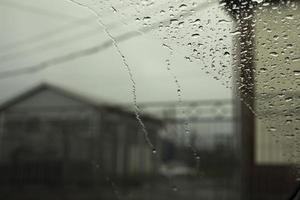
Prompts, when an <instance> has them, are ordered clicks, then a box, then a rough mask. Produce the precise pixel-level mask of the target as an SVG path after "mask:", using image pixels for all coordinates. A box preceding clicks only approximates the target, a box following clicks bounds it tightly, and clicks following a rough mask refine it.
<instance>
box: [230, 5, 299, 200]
mask: <svg viewBox="0 0 300 200" xmlns="http://www.w3.org/2000/svg"><path fill="white" fill-rule="evenodd" d="M225 5H226V7H227V9H228V10H229V12H230V14H231V16H232V17H233V19H234V20H235V23H236V29H237V30H236V31H237V33H238V34H237V35H236V41H237V42H236V47H237V48H236V49H237V52H236V58H237V60H236V65H237V66H236V70H237V72H238V74H237V76H236V81H237V83H238V84H237V85H238V92H239V99H241V104H240V109H239V110H238V112H239V116H240V119H241V123H240V127H238V128H239V132H240V135H239V136H238V137H239V138H240V145H239V146H240V147H239V152H240V161H241V174H242V176H241V182H242V184H241V185H242V188H241V191H242V199H255V200H259V199H262V200H267V199H272V200H274V199H288V197H289V195H291V194H292V193H293V190H295V188H296V187H297V183H296V178H297V175H296V174H297V173H298V172H297V170H296V166H297V165H298V166H299V164H300V162H299V148H300V146H299V139H300V138H299V116H300V115H299V70H298V68H299V61H300V59H299V46H298V44H299V42H300V41H299V19H300V15H299V6H300V4H299V1H286V0H266V1H247V0H233V1H225Z"/></svg>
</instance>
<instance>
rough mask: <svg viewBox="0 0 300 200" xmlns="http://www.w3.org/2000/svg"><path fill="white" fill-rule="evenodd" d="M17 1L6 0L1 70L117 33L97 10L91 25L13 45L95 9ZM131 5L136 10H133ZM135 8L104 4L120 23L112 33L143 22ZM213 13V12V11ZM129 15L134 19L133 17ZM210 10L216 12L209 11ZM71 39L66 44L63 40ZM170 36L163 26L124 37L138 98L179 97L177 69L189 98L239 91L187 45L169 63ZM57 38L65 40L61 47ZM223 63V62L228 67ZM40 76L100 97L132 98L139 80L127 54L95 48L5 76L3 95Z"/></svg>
mask: <svg viewBox="0 0 300 200" xmlns="http://www.w3.org/2000/svg"><path fill="white" fill-rule="evenodd" d="M9 2H15V3H16V4H9V3H7V1H5V0H0V24H1V29H0V40H1V43H0V70H1V71H5V70H11V69H17V68H22V67H26V66H32V65H36V64H38V63H40V62H43V61H45V60H48V59H51V58H54V57H59V56H61V55H64V54H68V53H70V52H74V51H78V50H81V49H84V48H89V47H91V46H93V45H96V44H102V43H103V42H105V41H109V40H110V38H109V37H108V36H107V35H106V34H105V33H104V31H103V30H102V28H101V27H100V26H99V25H98V24H97V19H96V17H94V20H93V18H91V21H90V22H85V23H84V24H85V25H76V26H75V28H73V27H72V28H68V29H69V30H68V29H67V30H66V31H62V32H61V33H60V34H57V35H56V36H55V37H51V38H50V37H49V38H47V39H43V40H41V41H40V42H36V43H31V42H30V43H28V44H26V45H22V46H21V45H20V46H19V47H17V48H11V49H9V48H8V47H9V46H11V45H12V44H14V43H16V42H18V41H22V40H24V39H26V38H29V37H32V36H34V35H38V34H40V33H43V32H48V31H51V30H54V29H57V28H58V27H62V26H64V25H65V24H68V23H70V22H72V21H74V20H76V19H77V20H78V19H82V18H88V17H91V16H93V15H92V13H91V12H90V11H89V10H88V9H84V8H83V7H80V6H78V5H76V4H74V3H72V2H70V1H67V0H66V1H61V0H51V1H50V0H28V1H26V2H24V1H21V0H14V1H9ZM83 2H84V1H83ZM17 4H21V5H29V6H32V7H36V8H40V9H42V10H44V14H41V13H39V9H36V10H34V9H28V8H27V7H25V6H23V7H20V6H19V7H18V6H16V5H17ZM112 5H113V7H116V8H118V9H121V8H122V5H116V4H114V1H112ZM215 7H216V5H215ZM30 8H31V7H30ZM105 9H109V7H107V5H106V7H105V6H104V7H103V8H101V9H99V12H100V13H101V12H102V10H105ZM110 9H111V8H110ZM45 10H48V11H49V12H46V11H45ZM126 12H129V14H128V15H126ZM130 12H131V11H127V10H126V9H125V10H124V12H123V13H125V14H122V13H121V14H119V15H116V16H114V13H113V12H111V10H109V11H108V12H107V13H106V12H105V11H103V13H104V14H103V15H105V17H103V20H104V22H105V23H108V24H111V25H110V27H111V28H113V29H112V30H110V32H111V33H112V35H114V36H118V35H120V34H122V33H126V32H128V31H132V30H135V29H136V28H138V27H137V26H136V25H131V24H134V23H130V22H131V21H130V20H132V16H131V14H130ZM213 12H216V13H217V14H218V15H220V16H223V15H224V14H222V11H221V10H220V9H219V8H216V9H214V11H213ZM55 13H56V14H55ZM213 14H214V13H209V15H213ZM126 17H128V19H125V18H126ZM204 17H205V16H204ZM207 17H208V18H209V16H207ZM122 20H126V23H128V22H129V23H128V25H124V23H123V24H122V23H121V22H120V21H122ZM154 20H156V18H154ZM230 26H231V25H230ZM97 29H98V32H97ZM209 34H210V33H209ZM224 34H226V33H224ZM76 38H78V39H76ZM227 40H228V41H229V42H228V43H229V44H228V45H229V46H230V40H231V39H230V38H229V39H228V38H227ZM64 42H65V44H63V43H64ZM163 42H164V41H163V40H162V39H158V37H157V33H156V32H154V33H153V32H151V33H149V34H147V35H140V36H137V37H134V38H131V39H129V40H126V41H124V42H122V43H120V44H119V46H120V49H121V51H122V53H123V54H124V55H125V57H126V60H127V61H128V64H129V67H130V68H131V71H132V73H133V78H134V80H135V82H136V89H137V100H138V102H145V101H146V102H149V101H176V100H177V99H178V96H177V87H176V84H175V80H174V75H175V76H176V77H177V79H178V81H179V84H180V86H181V88H182V96H183V99H184V100H198V99H216V98H231V90H230V89H227V88H226V87H225V86H223V85H222V84H221V83H222V82H221V81H217V80H214V79H213V78H212V77H213V76H212V75H210V74H207V73H205V71H203V70H201V65H203V61H202V63H201V62H189V61H187V60H186V59H185V58H184V57H185V55H184V54H185V53H186V54H188V52H187V50H186V49H185V48H184V47H180V46H176V45H175V49H176V50H175V51H174V56H173V57H172V59H171V63H172V64H171V66H170V68H171V70H169V71H168V70H167V65H166V62H165V60H166V59H167V58H168V57H169V51H168V49H167V48H165V47H163V46H162V43H163ZM213 45H214V44H212V46H213ZM49 46H53V47H49ZM55 46H57V48H54V47H55ZM1 56H2V57H1ZM1 58H2V60H1ZM204 62H206V61H204ZM207 62H210V61H207ZM216 65H217V66H216V67H217V68H218V67H221V66H219V65H218V64H216ZM229 67H230V66H229ZM40 81H48V82H52V83H54V84H56V85H63V86H65V87H67V88H70V89H72V90H75V91H78V92H82V93H85V94H87V95H89V96H93V97H95V98H99V99H106V100H109V101H115V102H131V101H132V83H131V81H130V79H129V76H128V72H127V70H126V68H125V66H124V65H123V63H122V60H121V57H120V55H119V54H118V52H117V51H116V49H115V48H114V47H113V46H111V47H109V48H107V49H105V50H103V51H100V52H98V53H96V54H93V55H90V56H86V57H81V58H78V59H74V60H71V61H69V62H64V63H61V64H57V65H54V66H51V67H49V68H47V69H45V70H43V71H41V72H39V73H33V74H26V75H21V76H17V77H11V78H7V79H2V80H0V92H1V96H0V101H1V100H3V99H6V98H8V97H9V96H10V95H13V94H15V93H18V91H21V90H24V89H25V88H28V87H31V85H33V84H37V83H38V82H40ZM228 81H230V80H228Z"/></svg>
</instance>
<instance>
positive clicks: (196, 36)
mask: <svg viewBox="0 0 300 200" xmlns="http://www.w3.org/2000/svg"><path fill="white" fill-rule="evenodd" d="M199 36H200V35H199V33H194V34H192V37H193V38H198V37H199Z"/></svg>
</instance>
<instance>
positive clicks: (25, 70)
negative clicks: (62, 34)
mask: <svg viewBox="0 0 300 200" xmlns="http://www.w3.org/2000/svg"><path fill="white" fill-rule="evenodd" d="M209 5H210V3H207V2H206V3H205V4H201V5H198V6H197V7H196V8H194V9H193V10H194V11H200V10H202V9H205V8H207V7H208V6H209ZM180 15H181V16H182V17H188V16H190V15H192V13H191V12H186V13H184V14H180ZM169 23H170V19H166V20H163V21H160V22H157V23H154V24H153V25H151V26H148V27H144V28H142V29H139V30H137V31H136V30H135V31H130V32H127V33H125V34H122V35H120V36H118V37H116V42H122V41H125V40H128V39H130V38H133V37H136V36H138V35H140V33H148V32H150V31H152V30H154V29H157V28H158V27H159V25H161V24H165V25H166V24H169ZM112 44H113V42H112V41H111V40H108V41H106V42H104V43H102V44H100V45H95V46H93V47H89V48H86V49H83V50H78V51H74V52H71V53H69V54H66V55H63V56H59V57H55V58H52V59H49V60H46V61H43V62H41V63H39V64H36V65H30V66H26V67H22V68H18V69H13V70H7V71H4V72H0V79H7V78H10V77H15V76H20V75H24V74H30V73H35V72H39V71H41V70H44V69H46V68H49V67H52V66H54V65H56V64H60V63H64V62H68V61H70V60H74V59H76V58H81V57H85V56H89V55H92V54H95V53H98V52H100V51H102V50H104V49H107V48H108V47H110V46H111V45H112Z"/></svg>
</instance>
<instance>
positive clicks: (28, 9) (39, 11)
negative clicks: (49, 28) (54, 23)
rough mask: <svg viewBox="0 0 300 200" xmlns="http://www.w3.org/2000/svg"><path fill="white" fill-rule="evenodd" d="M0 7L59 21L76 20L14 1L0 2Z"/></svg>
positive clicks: (3, 0)
mask: <svg viewBox="0 0 300 200" xmlns="http://www.w3.org/2000/svg"><path fill="white" fill-rule="evenodd" d="M0 6H7V7H12V8H16V9H19V10H23V11H25V12H31V13H35V14H39V15H45V16H48V17H52V18H56V19H59V20H61V19H67V20H70V19H71V20H74V19H76V18H77V17H74V16H71V15H66V14H64V13H61V12H56V11H50V10H48V9H43V8H40V7H35V6H31V5H28V4H20V3H16V2H14V1H11V0H10V1H6V0H1V1H0Z"/></svg>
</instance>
